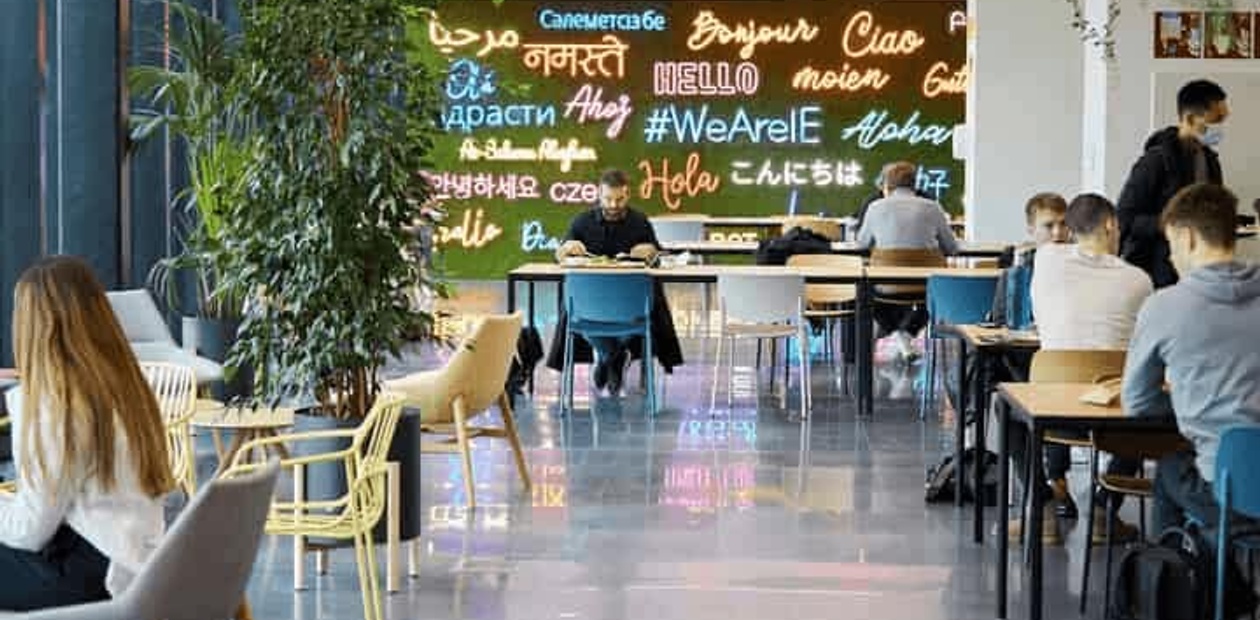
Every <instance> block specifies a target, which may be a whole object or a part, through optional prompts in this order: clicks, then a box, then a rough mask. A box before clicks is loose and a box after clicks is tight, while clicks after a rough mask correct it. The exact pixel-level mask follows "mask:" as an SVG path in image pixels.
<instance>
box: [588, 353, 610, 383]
mask: <svg viewBox="0 0 1260 620" xmlns="http://www.w3.org/2000/svg"><path fill="white" fill-rule="evenodd" d="M591 384H592V385H594V386H595V391H597V392H599V391H603V389H604V386H606V385H608V360H605V359H604V358H603V356H601V355H599V354H598V353H597V354H595V368H594V370H592V371H591Z"/></svg>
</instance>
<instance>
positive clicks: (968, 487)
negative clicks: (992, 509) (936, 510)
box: [923, 448, 998, 506]
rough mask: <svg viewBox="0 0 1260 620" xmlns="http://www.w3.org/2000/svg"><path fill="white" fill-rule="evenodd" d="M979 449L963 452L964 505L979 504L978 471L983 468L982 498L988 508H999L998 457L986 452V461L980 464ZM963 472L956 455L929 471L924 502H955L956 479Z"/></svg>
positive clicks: (969, 449) (984, 459)
mask: <svg viewBox="0 0 1260 620" xmlns="http://www.w3.org/2000/svg"><path fill="white" fill-rule="evenodd" d="M976 461H977V459H976V449H975V448H967V449H966V450H964V451H963V465H962V468H961V469H962V472H963V481H962V483H963V488H962V492H963V501H964V502H974V501H976V489H975V479H976V467H977V466H979V467H983V468H984V470H983V471H982V472H981V473H980V475H981V476H982V477H981V484H982V487H981V491H980V497H981V499H982V500H983V501H984V505H985V506H996V505H997V463H998V458H997V455H996V454H994V453H992V452H990V451H987V450H986V451H985V453H984V458H983V459H981V462H980V463H978V464H977V462H976ZM959 469H960V468H959V467H958V466H957V465H956V464H955V463H954V455H953V454H950V455H948V456H946V457H945V458H944V459H943V460H941V463H940V464H939V465H937V466H935V467H930V468H928V471H927V483H926V484H925V485H924V494H923V499H924V500H925V501H926V502H927V503H929V504H935V503H942V502H952V501H954V477H955V476H957V475H958V470H959Z"/></svg>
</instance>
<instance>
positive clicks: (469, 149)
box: [459, 138, 599, 172]
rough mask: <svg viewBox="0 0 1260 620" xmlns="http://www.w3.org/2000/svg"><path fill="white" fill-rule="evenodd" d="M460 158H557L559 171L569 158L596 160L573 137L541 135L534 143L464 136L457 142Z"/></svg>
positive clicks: (566, 167)
mask: <svg viewBox="0 0 1260 620" xmlns="http://www.w3.org/2000/svg"><path fill="white" fill-rule="evenodd" d="M459 160H460V161H549V162H558V163H559V164H560V171H561V172H568V171H570V170H572V169H573V162H591V161H599V155H598V154H597V153H596V152H595V149H593V148H591V147H589V146H582V143H581V142H579V141H578V139H577V138H569V141H568V142H563V143H562V142H560V140H557V139H556V138H543V139H542V140H540V141H539V142H538V146H537V147H522V146H513V145H512V141H511V140H502V141H500V140H497V139H495V138H488V139H486V140H485V141H484V142H482V143H481V145H478V144H477V140H475V139H473V138H464V142H463V143H462V144H460V146H459Z"/></svg>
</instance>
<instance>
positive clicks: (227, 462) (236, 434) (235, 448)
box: [216, 429, 253, 476]
mask: <svg viewBox="0 0 1260 620" xmlns="http://www.w3.org/2000/svg"><path fill="white" fill-rule="evenodd" d="M252 435H253V433H252V432H251V431H248V430H244V429H240V430H236V431H233V433H232V443H231V445H229V446H228V449H227V451H225V452H224V453H223V456H221V457H219V472H218V473H219V474H222V473H223V472H225V471H227V469H228V468H229V467H231V466H232V462H233V461H235V460H236V455H237V453H239V452H240V451H241V447H242V446H244V445H245V442H246V441H248V440H250V439H252ZM217 475H218V474H216V476H217Z"/></svg>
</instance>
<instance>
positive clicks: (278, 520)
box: [222, 392, 403, 620]
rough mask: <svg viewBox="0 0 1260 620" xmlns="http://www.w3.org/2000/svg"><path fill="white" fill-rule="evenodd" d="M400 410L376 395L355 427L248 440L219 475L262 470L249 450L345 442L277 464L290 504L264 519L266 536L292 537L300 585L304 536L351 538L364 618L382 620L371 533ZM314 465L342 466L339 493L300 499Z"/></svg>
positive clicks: (396, 402) (398, 402) (396, 399)
mask: <svg viewBox="0 0 1260 620" xmlns="http://www.w3.org/2000/svg"><path fill="white" fill-rule="evenodd" d="M402 406H403V399H402V397H401V396H399V395H396V394H390V393H388V392H382V393H380V394H378V395H377V397H376V403H375V404H374V405H373V406H372V409H371V411H369V412H368V415H367V417H365V418H364V419H363V421H362V422H361V423H360V424H359V426H358V427H357V428H349V429H338V430H326V431H313V432H307V433H292V434H287V435H278V436H276V437H266V438H262V439H255V440H252V441H250V442H247V443H246V444H245V445H244V446H243V447H242V448H241V451H240V452H239V453H238V456H237V458H236V461H235V462H234V463H233V464H232V466H231V467H230V468H229V469H228V470H227V471H226V472H224V473H223V476H222V477H223V478H234V477H238V476H241V475H244V474H247V473H250V472H254V471H257V470H259V469H260V468H262V467H264V466H265V465H264V464H262V463H257V462H250V461H247V460H246V459H247V458H248V456H249V454H250V453H252V452H253V451H254V450H258V451H260V452H262V451H264V450H265V449H266V448H268V447H269V446H274V445H281V444H284V445H289V446H290V447H292V446H293V445H294V444H297V443H301V442H304V441H307V442H309V441H323V440H329V439H338V438H342V439H345V440H347V441H348V445H347V446H346V447H345V448H344V449H342V450H337V451H335V452H325V453H320V454H313V455H309V456H300V457H293V458H287V459H283V460H281V461H280V466H281V467H282V468H284V469H290V470H292V477H293V493H294V495H293V500H292V501H279V500H277V501H274V502H272V504H271V511H270V513H269V514H268V516H267V525H266V532H267V533H268V534H272V535H276V536H292V537H294V545H293V547H294V556H295V557H294V577H295V582H297V581H300V576H301V574H302V571H301V570H300V567H301V566H302V563H303V561H304V559H305V551H306V547H305V544H304V543H305V538H306V537H319V538H332V539H339V540H353V541H354V551H355V560H356V563H357V564H358V569H359V590H360V591H361V592H362V593H363V617H364V619H365V620H381V618H382V617H383V616H382V613H381V593H380V583H379V580H378V579H377V574H376V571H377V565H376V545H375V544H374V542H373V538H372V530H373V528H374V527H375V526H376V523H377V522H378V521H380V519H381V515H382V514H383V513H384V510H385V504H386V494H387V490H386V486H387V484H386V476H387V471H388V469H389V466H388V464H387V462H386V457H387V455H388V452H389V445H390V442H391V441H393V438H394V431H395V430H396V429H397V428H398V415H399V413H400V412H401V411H402ZM316 463H333V464H339V465H341V466H342V467H343V468H344V470H345V479H346V484H347V491H346V493H345V494H344V495H342V496H341V497H339V498H336V499H331V500H312V501H308V500H306V499H304V488H305V484H304V483H305V479H306V476H305V472H306V468H307V467H308V466H310V465H313V464H316ZM295 585H300V584H295Z"/></svg>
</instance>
